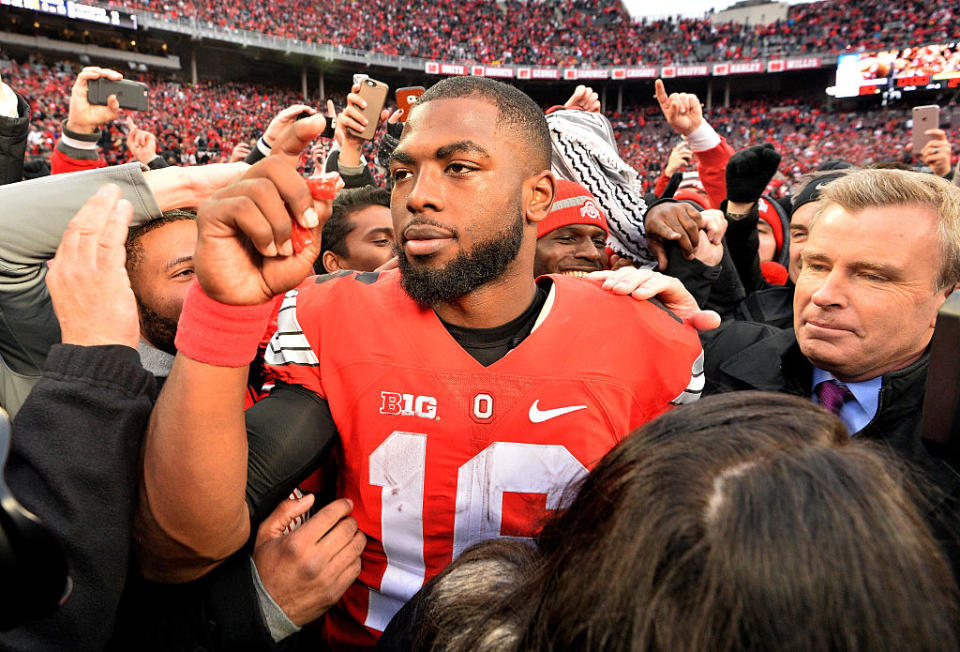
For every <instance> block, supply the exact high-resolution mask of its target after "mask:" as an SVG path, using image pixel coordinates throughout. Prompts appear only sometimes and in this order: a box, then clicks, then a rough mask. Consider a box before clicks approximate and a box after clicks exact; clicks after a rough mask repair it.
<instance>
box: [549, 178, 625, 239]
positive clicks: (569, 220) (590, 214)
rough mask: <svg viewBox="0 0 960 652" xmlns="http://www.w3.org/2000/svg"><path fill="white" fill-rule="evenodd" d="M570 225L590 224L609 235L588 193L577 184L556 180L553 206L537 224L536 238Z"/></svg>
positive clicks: (598, 210) (592, 197)
mask: <svg viewBox="0 0 960 652" xmlns="http://www.w3.org/2000/svg"><path fill="white" fill-rule="evenodd" d="M570 224H592V225H594V226H599V227H600V228H601V229H603V230H604V231H605V232H606V233H607V235H610V228H609V227H608V226H607V218H606V217H604V215H603V212H602V211H601V210H600V205H599V204H598V203H597V200H596V198H594V196H593V195H591V194H590V191H589V190H587V189H586V188H584V187H583V186H581V185H580V184H579V183H575V182H573V181H567V180H566V179H557V194H556V196H555V197H554V198H553V206H552V207H551V208H550V213H549V214H548V215H547V217H546V218H544V219H543V220H542V221H541V222H539V223H538V224H537V237H538V238H542V237H543V236H545V235H546V234H548V233H550V232H551V231H553V230H555V229H559V228H560V227H561V226H568V225H570Z"/></svg>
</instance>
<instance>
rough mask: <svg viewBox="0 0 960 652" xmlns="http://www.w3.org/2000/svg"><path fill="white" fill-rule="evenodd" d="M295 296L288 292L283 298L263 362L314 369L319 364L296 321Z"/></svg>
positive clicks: (292, 292)
mask: <svg viewBox="0 0 960 652" xmlns="http://www.w3.org/2000/svg"><path fill="white" fill-rule="evenodd" d="M297 294H298V292H297V291H296V290H290V291H289V292H287V293H286V294H285V295H284V297H283V303H282V304H280V312H279V314H278V315H277V332H276V333H274V334H273V337H271V338H270V345H269V346H267V350H266V352H265V353H264V355H263V361H264V362H265V363H267V364H270V365H277V366H282V365H288V364H296V365H306V366H311V367H315V366H317V365H319V364H320V360H318V359H317V355H316V354H315V353H314V352H313V348H312V347H311V346H310V342H309V341H307V337H306V335H304V334H303V329H301V328H300V322H298V321H297V310H296V308H297Z"/></svg>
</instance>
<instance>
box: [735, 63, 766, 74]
mask: <svg viewBox="0 0 960 652" xmlns="http://www.w3.org/2000/svg"><path fill="white" fill-rule="evenodd" d="M756 72H763V62H762V61H738V62H737V63H731V64H730V74H731V75H746V74H750V73H756Z"/></svg>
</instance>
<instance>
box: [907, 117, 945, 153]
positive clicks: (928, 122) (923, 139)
mask: <svg viewBox="0 0 960 652" xmlns="http://www.w3.org/2000/svg"><path fill="white" fill-rule="evenodd" d="M939 128H940V107H939V106H937V105H936V104H928V105H926V106H915V107H913V131H912V132H911V138H912V141H913V153H914V154H915V155H917V156H919V155H920V152H921V151H923V147H924V145H926V144H927V143H928V142H930V141H931V140H933V136H927V135H925V134H924V133H923V132H925V131H926V130H927V129H939Z"/></svg>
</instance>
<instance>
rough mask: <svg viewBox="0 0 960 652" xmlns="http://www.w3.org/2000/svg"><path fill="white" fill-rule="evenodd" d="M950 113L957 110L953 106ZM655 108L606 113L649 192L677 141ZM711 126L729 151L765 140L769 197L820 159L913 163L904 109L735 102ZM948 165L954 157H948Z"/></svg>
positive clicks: (716, 110)
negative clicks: (772, 166) (769, 154)
mask: <svg viewBox="0 0 960 652" xmlns="http://www.w3.org/2000/svg"><path fill="white" fill-rule="evenodd" d="M954 110H955V111H956V109H955V108H954ZM659 114H660V111H659V108H658V107H656V106H655V105H651V106H648V107H638V108H633V109H628V110H625V111H624V112H623V113H620V114H617V113H611V114H610V121H611V123H612V125H613V128H614V130H615V133H616V135H617V141H618V143H619V146H620V153H621V156H623V158H624V160H626V161H627V162H628V163H630V165H631V166H632V167H634V168H635V169H636V170H637V171H638V172H640V174H641V175H643V177H644V179H645V182H644V187H645V188H650V187H652V186H653V182H654V181H655V180H656V178H657V176H658V175H659V174H660V171H661V170H662V169H663V166H664V163H665V161H666V160H667V157H668V156H669V155H670V150H671V149H672V148H673V146H674V145H675V144H676V143H677V142H678V138H677V136H676V135H675V134H674V133H673V131H672V130H671V129H670V126H669V125H668V124H666V122H664V121H663V120H662V118H661V116H660V115H659ZM707 119H708V120H709V121H710V124H712V125H713V126H714V128H715V129H716V130H717V131H718V132H719V133H720V134H721V135H722V136H724V137H725V138H726V139H727V140H728V141H729V142H730V144H731V145H732V146H733V147H734V149H740V148H743V147H746V146H748V145H751V144H753V143H762V142H765V141H766V142H772V143H774V144H775V145H776V147H777V149H778V150H779V151H780V153H781V154H782V155H783V160H784V164H783V166H782V167H781V169H780V172H779V173H778V175H777V177H776V178H775V179H774V185H775V188H772V189H771V190H772V192H773V194H780V193H781V192H787V191H788V189H790V187H791V184H792V182H795V181H797V180H798V179H800V178H801V177H802V176H803V175H805V174H809V173H810V172H813V171H814V170H816V169H817V168H818V167H819V166H820V165H821V164H822V163H824V162H825V161H831V160H841V161H848V162H851V163H854V164H857V165H866V164H869V163H877V162H880V161H898V162H901V163H905V164H907V165H914V164H916V163H917V161H915V159H914V157H913V155H912V154H911V153H910V151H909V150H908V146H909V144H910V128H909V124H910V123H909V120H910V119H911V115H910V109H906V108H893V107H889V108H882V109H874V110H868V111H849V112H837V111H834V112H828V111H826V110H824V109H823V108H822V107H820V106H818V105H817V104H816V103H814V102H812V101H811V102H809V103H799V100H796V99H794V100H791V99H789V98H782V97H776V98H774V97H768V98H764V99H755V100H748V101H740V102H737V103H735V104H733V105H731V106H730V107H729V108H723V107H713V109H712V110H710V111H709V112H708V115H707ZM941 123H942V124H944V128H945V130H946V131H947V140H949V141H950V142H956V141H957V140H958V138H960V128H958V125H960V122H956V121H955V122H953V127H952V128H949V127H950V124H949V123H950V118H949V116H948V115H947V114H946V113H945V114H944V116H943V119H942V120H941ZM952 156H953V158H952V160H951V163H952V164H954V165H955V164H956V163H957V162H958V160H960V157H958V155H957V154H953V155H952Z"/></svg>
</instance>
